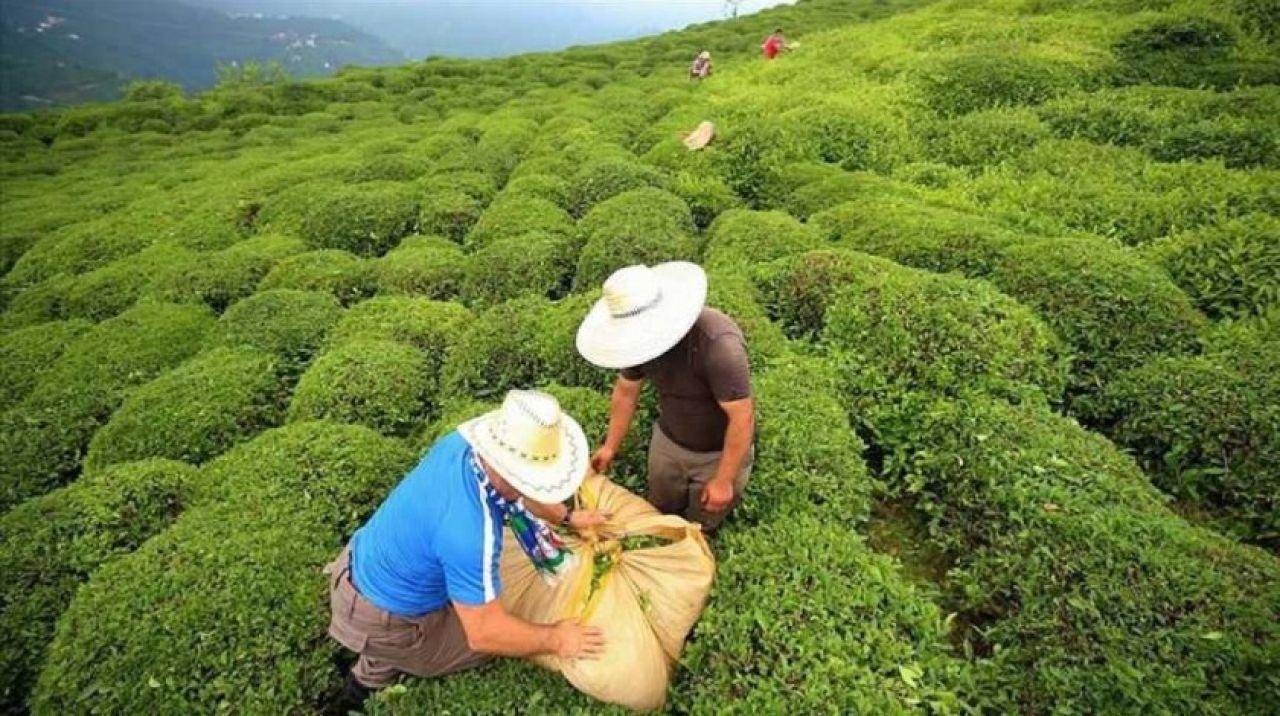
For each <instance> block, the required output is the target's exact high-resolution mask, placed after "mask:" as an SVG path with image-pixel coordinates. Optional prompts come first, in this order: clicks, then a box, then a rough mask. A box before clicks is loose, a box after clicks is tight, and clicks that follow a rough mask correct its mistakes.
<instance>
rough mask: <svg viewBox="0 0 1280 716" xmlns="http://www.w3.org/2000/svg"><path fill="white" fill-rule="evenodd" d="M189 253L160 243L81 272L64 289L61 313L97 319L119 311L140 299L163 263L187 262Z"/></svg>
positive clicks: (68, 316) (108, 316)
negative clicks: (83, 272) (86, 271)
mask: <svg viewBox="0 0 1280 716" xmlns="http://www.w3.org/2000/svg"><path fill="white" fill-rule="evenodd" d="M189 255H190V253H189V252H188V251H186V250H184V249H178V248H175V247H173V246H169V245H165V244H160V245H156V246H152V247H150V248H147V249H144V250H142V251H139V252H138V253H136V254H133V255H132V256H126V257H125V258H122V259H120V260H119V261H114V262H112V263H110V264H107V265H106V266H103V267H102V268H98V269H94V270H93V271H90V272H88V273H85V274H81V275H80V276H77V277H76V280H75V282H74V283H72V284H70V285H69V286H67V289H66V291H65V292H64V293H63V295H62V300H61V304H60V306H61V310H60V313H61V314H62V316H64V317H66V318H86V319H88V320H90V321H94V322H97V321H102V320H105V319H107V318H110V317H112V316H115V315H118V314H120V313H121V312H123V311H125V310H126V309H128V308H129V307H130V306H132V305H133V304H134V303H136V302H137V300H138V297H139V296H141V295H142V294H143V293H144V292H145V291H146V289H147V285H148V284H150V282H151V279H152V276H153V275H154V274H155V272H156V271H157V270H159V269H160V267H163V266H167V265H169V264H171V263H175V262H178V263H182V262H185V261H186V260H187V257H188V256H189Z"/></svg>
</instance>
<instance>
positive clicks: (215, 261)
mask: <svg viewBox="0 0 1280 716" xmlns="http://www.w3.org/2000/svg"><path fill="white" fill-rule="evenodd" d="M305 250H306V246H305V244H303V243H302V240H301V239H297V238H294V237H292V236H277V235H265V236H255V237H253V238H250V239H246V240H244V241H241V242H239V243H237V244H234V245H232V246H230V247H228V248H225V249H223V250H221V251H214V252H207V253H206V252H201V253H192V254H189V255H188V256H187V258H186V260H185V261H178V262H171V263H167V264H162V265H159V266H156V269H155V273H154V275H153V276H152V278H151V282H150V285H149V286H148V287H147V290H146V295H148V296H150V297H154V298H158V299H160V300H164V301H171V302H174V303H197V302H203V303H204V304H205V305H207V306H209V307H210V308H212V309H213V310H214V311H215V312H217V313H222V312H223V311H225V310H226V309H227V308H228V307H229V306H230V305H231V304H233V303H235V302H236V301H239V300H240V299H242V298H245V297H247V296H250V295H252V294H253V292H254V291H255V290H257V287H258V284H259V282H261V281H262V279H263V278H264V277H265V276H266V275H267V273H268V272H269V271H271V268H272V267H273V266H275V265H276V264H277V263H278V262H279V261H280V260H281V259H284V258H286V257H289V256H292V255H294V254H300V253H302V252H303V251H305Z"/></svg>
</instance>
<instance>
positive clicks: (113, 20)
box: [0, 0, 403, 111]
mask: <svg viewBox="0 0 1280 716" xmlns="http://www.w3.org/2000/svg"><path fill="white" fill-rule="evenodd" d="M402 59H403V57H402V56H401V55H400V54H399V53H398V52H396V51H395V50H393V49H391V48H390V47H388V46H387V45H386V44H384V43H383V42H382V41H380V40H378V39H377V38H374V37H372V36H370V35H367V34H365V33H362V32H360V31H358V30H356V29H355V28H353V27H351V26H350V25H346V24H343V23H341V22H337V21H334V20H329V19H321V18H297V17H293V18H287V19H281V18H271V17H258V18H255V17H231V16H229V15H226V14H223V13H219V12H214V11H211V10H206V9H202V8H197V7H192V6H189V5H185V4H182V3H177V2H171V1H166V0H55V1H54V2H43V1H40V0H2V1H0V70H2V71H3V73H2V75H0V76H2V77H3V84H2V85H0V110H4V111H15V110H25V109H36V108H40V107H42V106H48V105H57V104H76V103H78V102H85V101H92V100H104V99H117V98H119V97H120V96H121V90H122V89H123V87H124V85H125V84H127V83H128V82H129V81H130V80H134V79H165V80H170V81H173V82H176V83H178V84H180V85H182V86H183V87H184V88H186V89H187V90H189V91H196V90H203V89H207V88H209V87H211V86H213V84H214V82H215V81H216V80H217V74H216V70H217V67H218V66H219V65H229V64H232V63H236V62H239V63H245V62H250V61H253V62H271V61H275V62H279V63H280V64H281V66H283V67H284V68H285V71H286V72H288V73H289V74H290V75H292V76H295V77H313V76H317V75H325V74H331V73H332V72H333V71H335V70H336V69H337V68H339V67H342V66H343V65H347V64H359V65H385V64H391V63H394V62H397V61H399V60H402Z"/></svg>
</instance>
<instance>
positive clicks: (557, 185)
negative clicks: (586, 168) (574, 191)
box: [502, 173, 572, 209]
mask: <svg viewBox="0 0 1280 716" xmlns="http://www.w3.org/2000/svg"><path fill="white" fill-rule="evenodd" d="M502 194H503V196H528V197H533V198H535V199H546V200H547V201H549V202H551V203H552V204H555V205H556V206H559V207H561V208H565V209H567V208H569V207H570V206H571V205H572V199H571V194H570V191H569V181H568V180H567V179H562V178H561V177H558V176H552V175H550V174H532V173H526V174H521V175H520V176H518V177H516V178H514V179H512V180H511V181H509V182H507V185H506V186H505V187H503V189H502Z"/></svg>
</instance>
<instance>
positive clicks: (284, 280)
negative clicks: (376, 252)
mask: <svg viewBox="0 0 1280 716" xmlns="http://www.w3.org/2000/svg"><path fill="white" fill-rule="evenodd" d="M371 273H372V272H371V271H370V269H369V265H368V263H367V262H366V261H365V260H364V259H361V258H360V257H358V256H355V255H354V254H351V253H348V252H346V251H340V250H338V249H322V250H320V251H308V252H306V253H301V254H296V255H294V256H289V257H287V258H285V259H283V260H282V261H280V263H278V264H276V265H275V268H273V269H271V271H270V272H269V273H268V274H267V275H266V276H265V277H264V278H263V279H262V283H260V284H258V290H260V291H269V290H271V289H297V290H299V291H316V292H320V293H331V294H333V296H334V298H337V299H338V302H339V303H341V304H343V305H349V304H352V303H355V302H356V301H359V300H361V299H364V298H366V297H368V296H370V295H372V293H373V290H374V286H373V278H372V276H371Z"/></svg>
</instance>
